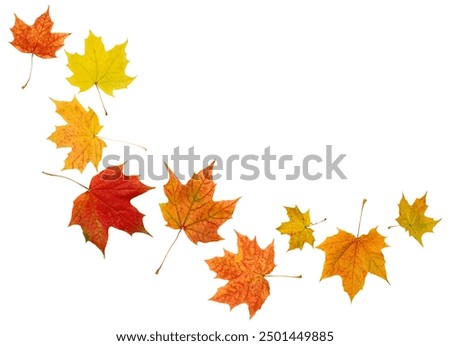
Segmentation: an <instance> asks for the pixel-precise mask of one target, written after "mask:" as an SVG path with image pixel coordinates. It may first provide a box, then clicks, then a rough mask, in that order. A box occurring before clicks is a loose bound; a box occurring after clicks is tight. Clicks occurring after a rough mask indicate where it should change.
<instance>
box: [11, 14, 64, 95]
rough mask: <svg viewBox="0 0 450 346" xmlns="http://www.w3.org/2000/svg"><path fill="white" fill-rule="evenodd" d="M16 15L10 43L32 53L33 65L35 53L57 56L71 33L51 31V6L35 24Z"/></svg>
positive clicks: (39, 55) (46, 57)
mask: <svg viewBox="0 0 450 346" xmlns="http://www.w3.org/2000/svg"><path fill="white" fill-rule="evenodd" d="M14 16H15V18H16V20H15V23H14V26H13V27H12V28H11V32H12V34H13V36H14V40H13V41H12V42H10V43H11V44H12V45H13V46H14V47H16V48H17V49H18V50H19V51H21V52H23V53H31V67H33V56H34V55H36V56H38V57H40V58H43V59H50V58H56V54H55V53H56V51H57V50H58V49H60V48H61V47H63V46H64V40H65V39H66V37H67V36H69V35H70V34H67V33H52V32H51V31H52V28H53V21H52V19H51V18H50V6H49V7H48V8H47V11H45V12H44V13H43V14H42V15H40V16H39V17H38V18H37V19H36V21H35V22H34V24H33V25H28V24H26V23H25V22H24V21H22V20H21V19H20V18H19V17H18V16H17V15H14ZM30 77H31V70H30ZM29 80H30V78H28V81H27V83H25V85H24V86H23V87H22V88H25V87H26V86H27V84H28V82H29Z"/></svg>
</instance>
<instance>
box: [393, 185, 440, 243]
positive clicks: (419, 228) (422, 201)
mask: <svg viewBox="0 0 450 346" xmlns="http://www.w3.org/2000/svg"><path fill="white" fill-rule="evenodd" d="M426 199H427V194H426V193H425V194H424V195H423V197H421V198H416V200H415V201H414V203H413V205H410V204H409V203H408V201H407V200H406V199H405V195H402V199H401V200H400V203H399V205H398V208H399V214H400V215H399V217H398V218H397V219H396V220H397V222H398V224H399V225H400V226H401V227H403V228H404V229H405V230H406V231H407V232H409V235H410V236H412V237H414V238H415V239H416V240H417V241H418V242H419V243H420V245H422V246H423V243H422V236H423V235H424V234H425V233H426V232H433V228H434V226H436V224H437V223H438V222H439V221H441V219H439V220H434V219H432V218H431V217H428V216H425V212H426V210H427V208H428V206H427V203H426Z"/></svg>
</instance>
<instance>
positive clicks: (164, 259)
mask: <svg viewBox="0 0 450 346" xmlns="http://www.w3.org/2000/svg"><path fill="white" fill-rule="evenodd" d="M181 231H182V230H181V229H180V231H179V232H178V234H177V236H176V237H175V240H174V241H173V243H172V245H170V247H169V250H167V252H166V255H165V256H164V258H163V260H162V262H161V265H160V266H159V268H158V269H156V272H155V274H156V275H158V274H159V271H160V270H161V268H162V266H163V264H164V262H165V261H166V258H167V255H168V254H169V252H170V250H172V247H173V246H174V245H175V242H176V241H177V239H178V237H179V236H180V233H181Z"/></svg>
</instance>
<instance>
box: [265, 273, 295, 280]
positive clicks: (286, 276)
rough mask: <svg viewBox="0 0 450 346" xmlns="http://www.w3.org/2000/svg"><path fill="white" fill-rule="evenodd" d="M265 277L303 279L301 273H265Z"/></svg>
mask: <svg viewBox="0 0 450 346" xmlns="http://www.w3.org/2000/svg"><path fill="white" fill-rule="evenodd" d="M264 277H265V278H288V279H301V278H302V276H301V275H275V274H267V275H264Z"/></svg>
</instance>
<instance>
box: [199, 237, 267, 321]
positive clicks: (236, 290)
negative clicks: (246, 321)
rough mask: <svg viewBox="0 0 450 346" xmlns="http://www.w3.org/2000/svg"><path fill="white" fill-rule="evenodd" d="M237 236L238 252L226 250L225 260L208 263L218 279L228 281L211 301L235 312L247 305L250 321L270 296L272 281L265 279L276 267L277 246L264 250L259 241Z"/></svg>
mask: <svg viewBox="0 0 450 346" xmlns="http://www.w3.org/2000/svg"><path fill="white" fill-rule="evenodd" d="M236 234H237V238H238V239H237V243H238V244H237V245H238V252H237V254H234V253H232V252H229V251H227V250H224V256H223V257H214V258H212V259H209V260H206V263H207V264H208V266H209V268H210V269H211V270H212V271H215V272H216V273H217V276H216V278H219V279H224V280H228V283H227V284H226V285H225V286H223V287H220V288H219V289H218V290H217V292H216V294H215V295H214V296H213V297H212V298H211V299H210V300H213V301H216V302H219V303H224V304H228V305H229V306H230V309H233V308H234V307H236V306H237V305H239V304H247V305H248V311H249V313H250V318H252V317H253V316H254V315H255V313H256V312H257V311H258V310H259V309H261V306H262V305H263V303H264V302H265V300H266V299H267V297H268V296H269V295H270V286H269V282H268V281H267V280H266V279H265V276H266V275H268V274H270V273H271V272H272V270H273V269H274V268H275V263H274V256H275V250H274V243H273V241H272V243H271V244H270V245H268V246H267V247H266V248H265V249H261V248H260V247H259V246H258V243H257V242H256V238H254V239H253V240H250V239H249V238H248V237H246V236H245V235H242V234H239V233H238V232H236Z"/></svg>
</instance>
